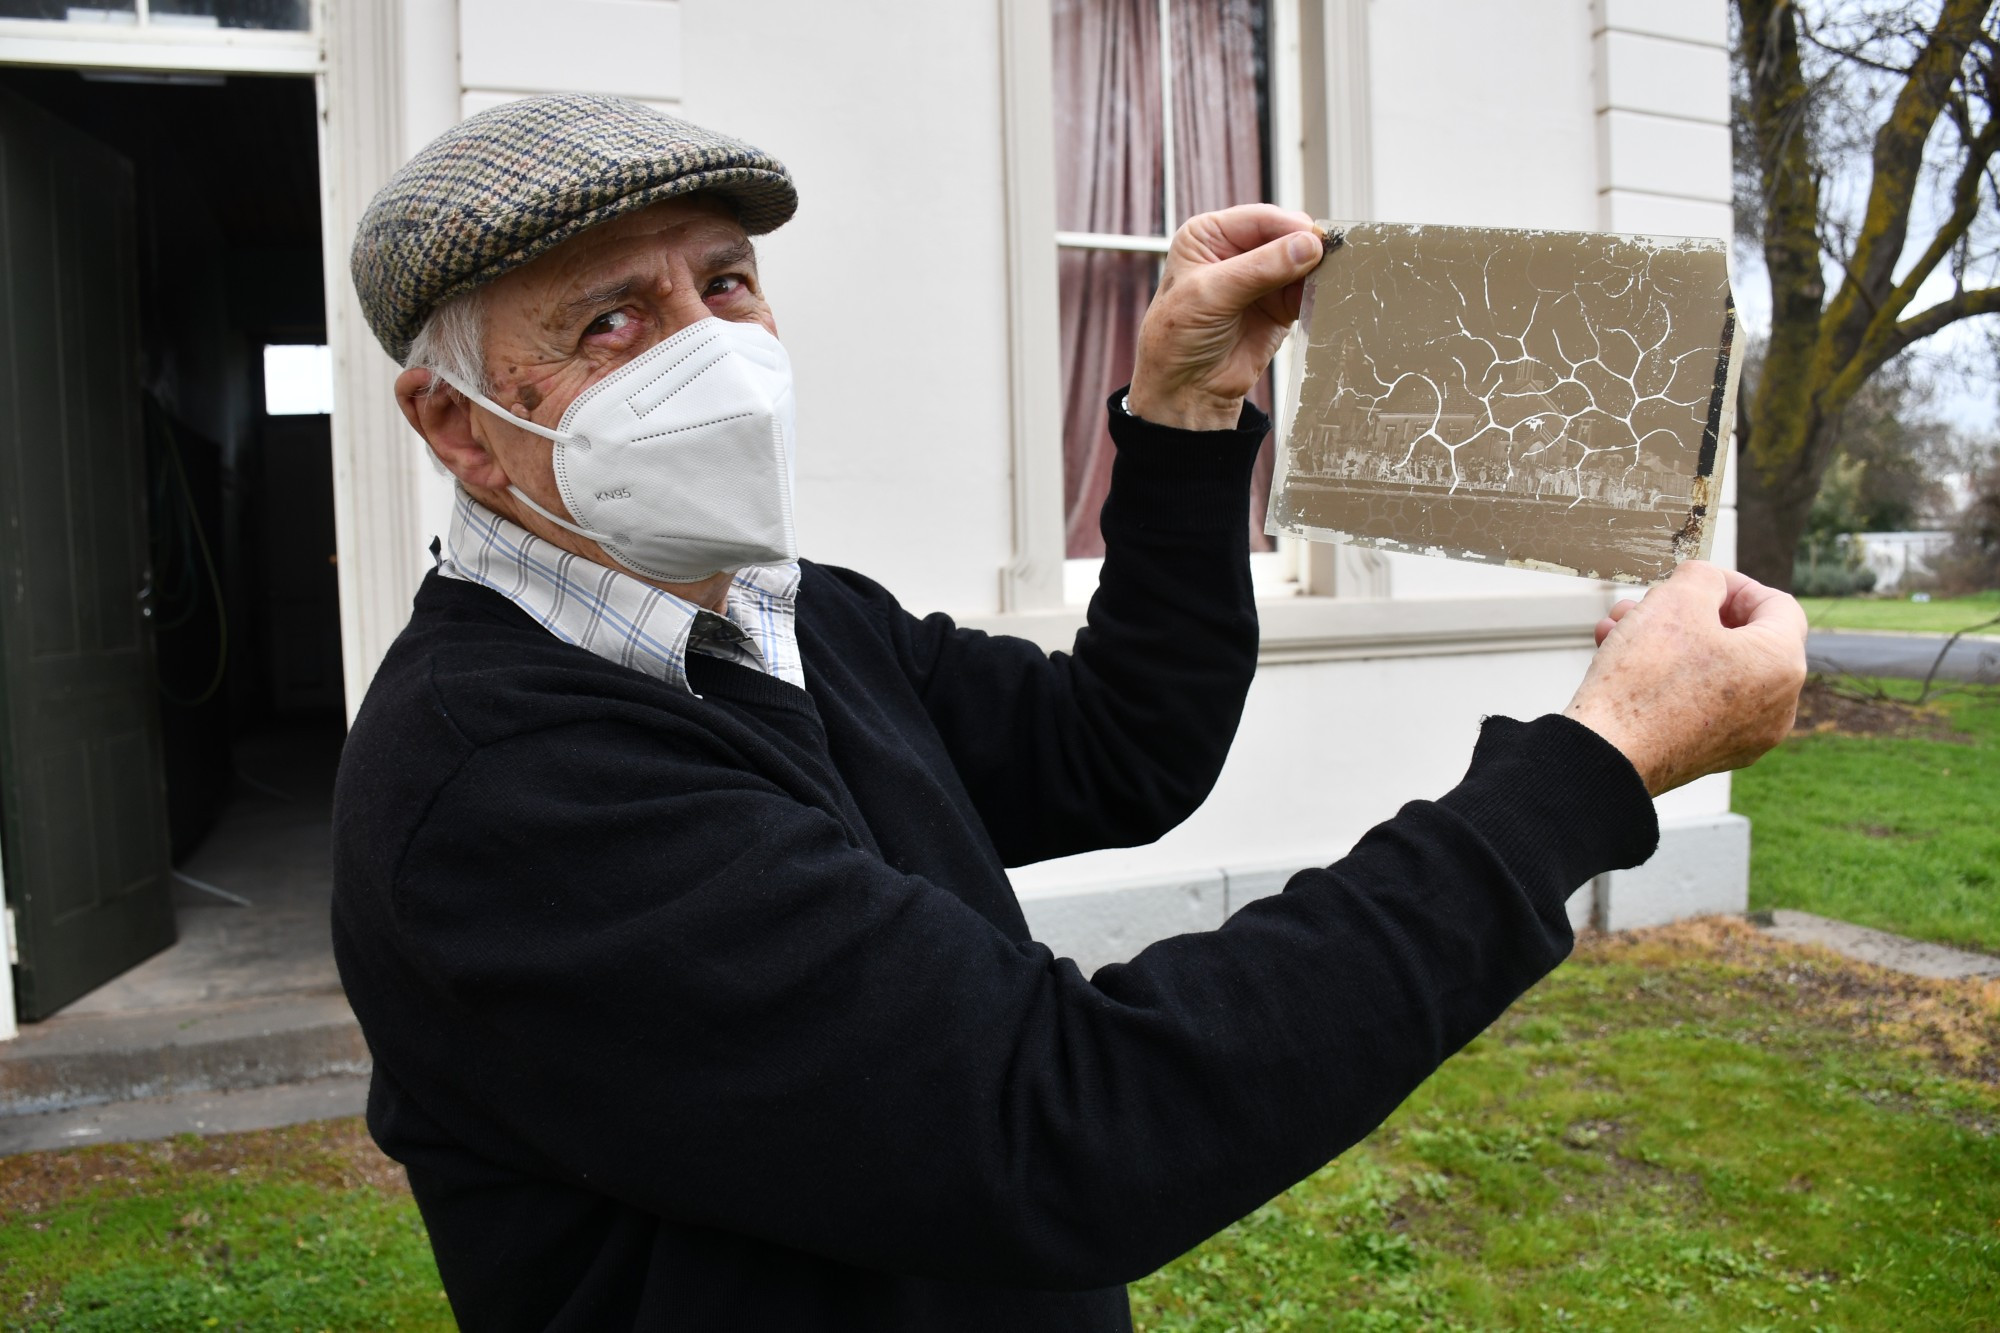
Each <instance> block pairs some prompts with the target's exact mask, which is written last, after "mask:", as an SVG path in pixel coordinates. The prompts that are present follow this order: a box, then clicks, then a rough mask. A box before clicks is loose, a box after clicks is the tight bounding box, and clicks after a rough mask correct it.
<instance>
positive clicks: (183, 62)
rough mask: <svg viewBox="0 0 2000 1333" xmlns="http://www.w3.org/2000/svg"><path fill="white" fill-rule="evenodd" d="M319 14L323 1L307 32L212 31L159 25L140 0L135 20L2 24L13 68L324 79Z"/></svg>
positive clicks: (1, 40)
mask: <svg viewBox="0 0 2000 1333" xmlns="http://www.w3.org/2000/svg"><path fill="white" fill-rule="evenodd" d="M78 8H88V6H87V5H80V6H78ZM320 11H321V6H320V5H319V4H317V3H315V4H313V5H311V6H309V8H308V13H309V15H310V17H309V18H308V20H307V22H308V24H309V25H310V26H308V27H307V28H306V30H305V31H303V32H287V31H276V30H270V29H261V28H224V27H221V26H217V27H213V28H208V27H201V26H198V25H195V24H186V23H176V22H163V23H156V22H154V21H153V15H152V6H151V3H150V0H134V7H133V14H132V21H131V22H130V23H119V22H103V23H93V22H76V21H71V20H65V19H19V18H7V19H0V50H4V51H5V52H6V63H7V64H10V65H57V66H66V67H69V68H72V69H107V70H147V71H160V72H164V73H200V74H318V73H320V72H321V71H322V69H323V68H324V64H325V62H324V58H323V56H322V53H321V41H320V27H321V18H320ZM176 17H179V16H176Z"/></svg>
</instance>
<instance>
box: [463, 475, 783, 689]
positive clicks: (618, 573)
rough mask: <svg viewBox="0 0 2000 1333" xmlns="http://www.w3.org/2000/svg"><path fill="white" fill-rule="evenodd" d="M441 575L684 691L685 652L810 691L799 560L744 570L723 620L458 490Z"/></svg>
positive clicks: (731, 590) (611, 659)
mask: <svg viewBox="0 0 2000 1333" xmlns="http://www.w3.org/2000/svg"><path fill="white" fill-rule="evenodd" d="M438 573H440V574H442V575H444V576H445V577H446V578H452V579H464V580H465V581H466V582H468V583H479V584H484V585H485V586H486V587H488V588H491V589H493V591H495V592H497V593H499V594H500V595H501V596H502V597H505V598H506V599H507V600H508V601H510V602H512V603H513V604H514V605H516V606H518V607H520V608H521V609H522V610H523V611H526V612H527V613H528V614H529V615H530V616H532V617H533V618H534V620H535V622H536V623H537V624H539V625H540V626H541V627H542V628H543V629H546V630H547V631H548V632H549V633H551V634H553V635H555V636H556V637H557V638H558V639H561V640H562V641H563V642H564V643H573V644H575V645H577V646H578V647H579V648H584V649H588V650H589V651H590V652H593V653H596V654H597V655H598V656H599V657H601V658H604V659H605V660H606V661H608V662H616V663H618V665H620V666H626V667H630V668H632V669H633V670H634V671H643V672H645V673H646V674H647V675H649V676H653V677H656V678H657V679H660V680H663V681H666V682H667V683H668V684H670V685H678V686H679V687H680V688H682V689H684V690H686V689H689V686H688V679H687V655H688V654H689V653H705V654H707V655H708V656H710V657H720V658H722V659H723V660H725V661H729V662H735V663H737V664H738V665H740V666H747V667H750V668H751V669H753V670H756V671H762V672H765V673H766V674H768V675H773V676H776V677H777V678H778V679H779V680H782V681H785V682H787V683H788V684H792V685H797V686H798V687H799V688H801V689H803V688H805V683H806V674H805V666H804V664H803V663H801V662H800V661H799V637H798V594H799V567H798V564H797V562H792V563H788V564H783V565H754V566H752V567H750V568H748V569H742V570H738V571H737V573H736V576H735V578H734V579H732V580H731V581H730V585H729V598H728V602H727V604H726V606H725V607H724V610H725V611H726V612H727V613H728V614H727V616H726V617H724V616H718V615H716V614H715V613H714V612H713V611H707V610H703V609H702V608H701V607H698V606H696V605H695V604H694V603H692V602H687V601H683V600H682V599H680V598H678V597H675V596H674V595H673V594H672V593H666V592H661V591H660V590H659V589H658V588H655V587H653V586H652V585H651V584H648V583H643V582H641V581H640V580H638V579H636V578H634V577H633V576H632V575H630V574H627V573H625V572H623V571H622V570H616V569H611V568H608V567H606V566H604V565H600V564H597V563H595V562H593V561H590V560H586V559H584V558H583V557H582V556H580V555H576V554H573V553H571V552H569V551H565V550H563V549H562V548H561V547H558V546H551V545H550V544H549V543H547V542H545V541H543V540H542V539H541V538H539V537H537V536H535V535H534V534H533V533H531V532H529V531H528V530H527V529H526V528H523V527H521V526H520V525H519V524H516V523H510V522H508V521H507V520H506V519H504V518H502V517H500V516H499V515H498V514H496V513H494V512H493V511H492V510H490V509H488V508H487V507H486V506H484V505H482V504H480V503H479V502H478V501H477V500H474V499H473V498H472V497H471V496H469V495H467V494H466V493H465V492H464V491H463V490H461V491H459V492H458V497H457V500H456V502H455V503H454V504H453V505H452V510H451V528H450V531H449V532H448V533H447V534H446V536H445V543H444V551H443V553H442V554H441V555H440V556H439V557H438ZM690 692H691V691H690Z"/></svg>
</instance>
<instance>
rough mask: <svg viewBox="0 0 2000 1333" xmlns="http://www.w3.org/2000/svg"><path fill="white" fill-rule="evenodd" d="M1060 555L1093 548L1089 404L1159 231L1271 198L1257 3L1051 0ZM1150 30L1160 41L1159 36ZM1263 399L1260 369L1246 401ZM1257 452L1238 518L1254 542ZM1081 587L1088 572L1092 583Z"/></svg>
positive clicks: (1096, 461)
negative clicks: (1246, 503)
mask: <svg viewBox="0 0 2000 1333" xmlns="http://www.w3.org/2000/svg"><path fill="white" fill-rule="evenodd" d="M1051 8H1052V11H1053V16H1054V23H1055V30H1054V53H1055V80H1054V83H1055V108H1054V111H1055V116H1054V121H1055V149H1056V226H1057V228H1058V230H1057V233H1056V238H1055V239H1056V245H1057V246H1058V248H1059V254H1058V265H1057V272H1058V281H1059V286H1060V292H1061V339H1062V347H1061V356H1062V373H1063V385H1062V401H1063V510H1064V524H1063V530H1064V548H1065V553H1066V554H1067V555H1068V556H1069V557H1071V558H1072V559H1079V558H1091V557H1097V556H1102V555H1103V554H1104V540H1103V537H1102V536H1101V535H1100V534H1099V532H1098V527H1097V514H1098V510H1099V508H1100V507H1101V506H1102V505H1103V503H1104V493H1105V490H1106V488H1107V487H1108V485H1109V483H1110V478H1111V456H1112V445H1111V438H1110V434H1109V432H1108V431H1107V430H1106V428H1105V413H1104V400H1105V398H1106V396H1107V395H1108V394H1109V393H1110V392H1111V391H1112V390H1113V389H1115V388H1117V387H1118V386H1119V385H1120V384H1123V383H1124V382H1125V381H1126V380H1127V379H1128V378H1129V377H1130V375H1131V368H1132V359H1133V355H1134V352H1135V350H1136V347H1137V341H1138V333H1139V321H1140V319H1141V317H1142V316H1143V315H1144V313H1145V310H1146V304H1147V302H1148V301H1149V300H1150V299H1151V298H1152V294H1153V288H1154V285H1155V284H1156V283H1157V281H1158V279H1159V268H1160V263H1161V257H1162V256H1163V255H1165V253H1166V250H1167V246H1168V243H1169V240H1170V239H1171V237H1172V236H1173V233H1174V230H1175V228H1176V227H1178V226H1179V225H1180V223H1181V222H1182V221H1183V220H1185V219H1186V218H1188V217H1190V216H1192V215H1193V214H1196V213H1201V212H1207V211H1209V210H1211V209H1216V208H1223V207H1227V206H1228V205H1230V204H1238V203H1248V202H1254V201H1257V200H1267V199H1270V198H1271V197H1272V186H1271V152H1270V140H1271V134H1270V119H1271V117H1270V110H1269V108H1270V95H1269V77H1268V71H1269V65H1270V61H1269V55H1268V49H1269V31H1270V15H1269V12H1268V7H1267V0H1052V5H1051ZM1163 38H1164V41H1163ZM1252 398H1253V400H1254V401H1256V402H1257V404H1258V405H1259V406H1261V407H1263V408H1265V409H1266V410H1267V411H1268V410H1269V409H1270V407H1271V403H1272V398H1271V391H1270V377H1269V376H1268V375H1267V376H1266V377H1265V381H1264V383H1263V385H1261V386H1260V387H1259V389H1258V390H1257V392H1256V393H1254V394H1253V395H1252ZM1271 462H1272V447H1271V443H1270V441H1269V440H1268V439H1267V440H1266V442H1265V448H1264V452H1263V454H1262V455H1261V456H1260V457H1259V459H1258V464H1257V481H1256V485H1255V487H1254V489H1253V491H1252V494H1251V505H1250V509H1251V512H1250V514H1249V515H1248V516H1247V521H1248V523H1249V526H1250V533H1251V549H1253V550H1258V551H1268V550H1271V549H1272V542H1271V539H1270V538H1268V537H1266V536H1265V535H1264V505H1265V501H1266V498H1267V497H1268V494H1269V489H1270V477H1271ZM1093 581H1094V580H1093Z"/></svg>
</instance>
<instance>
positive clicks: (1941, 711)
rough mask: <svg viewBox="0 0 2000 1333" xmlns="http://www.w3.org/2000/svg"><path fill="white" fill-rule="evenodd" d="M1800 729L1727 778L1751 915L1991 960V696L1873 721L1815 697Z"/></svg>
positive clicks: (1999, 853) (1949, 699)
mask: <svg viewBox="0 0 2000 1333" xmlns="http://www.w3.org/2000/svg"><path fill="white" fill-rule="evenodd" d="M1880 684H1881V685H1882V687H1883V688H1884V689H1886V690H1888V691H1890V692H1891V693H1892V694H1896V695H1900V696H1901V697H1903V698H1914V697H1915V692H1916V686H1915V685H1914V684H1911V683H1909V682H1900V681H1883V682H1880ZM1815 691H1817V693H1815ZM1801 722H1802V726H1803V730H1802V731H1801V732H1799V733H1796V734H1794V735H1793V737H1792V738H1791V739H1790V740H1788V741H1786V742H1785V743H1784V744H1783V745H1782V746H1780V747H1779V748H1778V749H1777V750H1774V751H1773V752H1771V753H1770V754H1768V755H1766V756H1765V757H1764V758H1763V759H1761V760H1759V761H1758V762H1757V764H1756V765H1755V766H1754V767H1752V768H1749V769H1747V770H1745V771H1744V772H1741V773H1738V774H1737V775H1736V779H1735V786H1734V792H1735V795H1734V798H1733V804H1734V805H1735V808H1736V809H1737V810H1738V811H1739V812H1741V813H1743V814H1746V815H1748V816H1750V820H1751V830H1752V831H1751V835H1750V905H1751V906H1752V907H1753V908H1758V909H1763V908H1770V907H1793V908H1799V909H1801V910H1803V911H1808V912H1818V913H1819V914H1820V915H1822V916H1830V917H1837V918H1838V919H1840V920H1842V921H1853V922H1857V923H1859V924H1861V925H1865V926H1876V927H1879V928H1881V929H1884V930H1892V931H1896V932H1897V933H1899V934H1904V935H1915V936H1919V937H1921V938H1924V939H1932V940H1939V941H1942V942H1944V943H1947V944H1958V945H1963V946H1965V947H1967V948H1971V949H1979V950H1983V951H1984V952H1987V953H2000V690H1995V689H1992V688H1984V689H1967V690H1963V691H1960V692H1957V693H1951V694H1946V695H1944V696H1942V697H1941V698H1939V699H1938V700H1937V701H1936V702H1935V704H1934V706H1933V707H1931V708H1928V709H1926V710H1923V711H1921V712H1918V711H1913V710H1897V709H1895V708H1894V707H1893V706H1889V707H1878V708H1876V709H1874V710H1872V713H1871V711H1870V710H1868V709H1865V708H1861V707H1858V706H1853V705H1849V704H1847V703H1846V702H1845V701H1843V700H1841V699H1839V698H1838V697H1836V696H1831V695H1829V694H1827V693H1826V692H1825V691H1824V690H1823V689H1821V688H1820V687H1811V688H1809V690H1808V695H1807V700H1806V706H1805V707H1804V708H1802V710H1801ZM1816 728H1824V729H1823V730H1822V729H1816ZM1871 730H1873V731H1881V732H1886V733H1888V734H1878V735H1856V734H1849V733H1851V732H1853V731H1871ZM1898 732H1901V733H1903V734H1896V733H1898ZM1926 733H1928V734H1926Z"/></svg>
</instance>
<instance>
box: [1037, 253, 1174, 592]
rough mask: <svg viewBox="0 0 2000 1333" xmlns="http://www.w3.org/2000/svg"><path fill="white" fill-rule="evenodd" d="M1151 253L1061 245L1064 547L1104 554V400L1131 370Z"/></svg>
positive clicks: (1107, 467)
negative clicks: (1099, 522)
mask: <svg viewBox="0 0 2000 1333" xmlns="http://www.w3.org/2000/svg"><path fill="white" fill-rule="evenodd" d="M1158 263H1159V261H1158V260H1157V259H1156V258H1155V257H1154V256H1152V255H1141V254H1131V253H1128V252H1125V251H1118V250H1064V251H1063V252H1062V253H1061V255H1060V257H1059V259H1058V261H1057V267H1058V272H1059V274H1060V278H1061V283H1062V364H1063V529H1064V534H1065V546H1066V547H1067V550H1066V552H1065V553H1066V554H1068V555H1070V556H1092V555H1103V554H1104V538H1103V536H1102V535H1101V534H1100V533H1099V532H1098V530H1097V511H1098V510H1100V509H1102V508H1103V507H1104V493H1105V491H1106V489H1107V488H1109V486H1110V484H1111V454H1112V449H1111V432H1110V431H1109V429H1108V428H1107V427H1106V425H1105V420H1106V418H1105V413H1104V400H1105V398H1106V397H1108V396H1109V395H1110V393H1111V391H1112V390H1113V389H1115V388H1117V387H1118V386H1119V385H1121V384H1123V383H1125V382H1126V381H1127V380H1129V379H1131V378H1132V356H1133V353H1134V351H1135V350H1136V349H1137V347H1138V342H1139V320H1140V318H1141V317H1142V316H1144V315H1145V313H1146V303H1147V302H1148V301H1150V300H1152V299H1153V278H1154V269H1155V267H1156V266H1157V265H1158Z"/></svg>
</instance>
